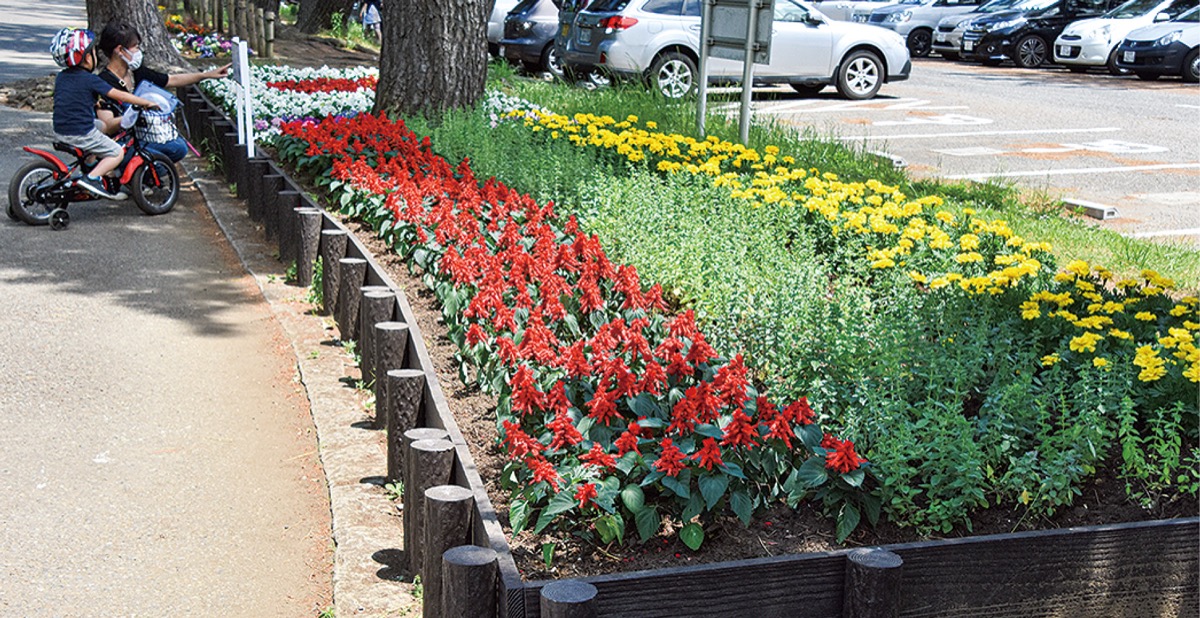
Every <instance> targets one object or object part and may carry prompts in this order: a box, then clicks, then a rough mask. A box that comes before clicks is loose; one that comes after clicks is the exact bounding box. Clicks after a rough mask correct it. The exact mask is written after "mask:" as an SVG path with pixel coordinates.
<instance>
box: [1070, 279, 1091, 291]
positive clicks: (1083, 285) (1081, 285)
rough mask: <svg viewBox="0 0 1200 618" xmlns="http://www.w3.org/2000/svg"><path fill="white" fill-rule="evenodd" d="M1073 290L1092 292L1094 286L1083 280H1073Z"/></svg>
mask: <svg viewBox="0 0 1200 618" xmlns="http://www.w3.org/2000/svg"><path fill="white" fill-rule="evenodd" d="M1075 288H1076V289H1079V290H1083V291H1085V292H1094V291H1095V290H1096V286H1095V285H1094V284H1093V283H1092V282H1091V281H1084V280H1083V279H1076V280H1075Z"/></svg>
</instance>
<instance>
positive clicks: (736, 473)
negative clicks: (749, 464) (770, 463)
mask: <svg viewBox="0 0 1200 618" xmlns="http://www.w3.org/2000/svg"><path fill="white" fill-rule="evenodd" d="M721 471H722V472H724V473H725V474H728V475H729V476H732V477H734V478H739V479H742V480H746V473H745V472H742V467H741V466H739V465H737V464H735V463H730V462H728V461H727V462H725V463H722V464H721Z"/></svg>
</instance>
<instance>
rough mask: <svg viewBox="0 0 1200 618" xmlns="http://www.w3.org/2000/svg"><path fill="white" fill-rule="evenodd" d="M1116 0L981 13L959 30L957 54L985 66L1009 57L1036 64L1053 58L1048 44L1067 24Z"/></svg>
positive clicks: (1053, 2)
mask: <svg viewBox="0 0 1200 618" xmlns="http://www.w3.org/2000/svg"><path fill="white" fill-rule="evenodd" d="M1117 4H1120V1H1119V0H1037V1H1035V2H1031V3H1023V4H1022V5H1020V8H1018V9H1013V10H1009V11H1000V12H997V13H992V14H990V15H984V16H982V17H979V18H976V19H974V20H972V21H971V22H970V24H969V25H968V26H967V29H966V31H965V32H964V33H963V40H962V51H961V57H962V58H963V59H964V60H978V61H980V62H982V63H983V64H986V65H989V66H996V65H999V64H1000V63H1001V62H1003V61H1004V60H1012V61H1013V62H1014V63H1016V64H1017V66H1019V67H1024V68H1027V69H1030V68H1033V67H1038V66H1041V65H1042V64H1044V63H1045V62H1046V61H1047V60H1049V59H1051V58H1053V53H1052V48H1051V47H1050V46H1051V45H1052V44H1053V43H1054V40H1055V39H1057V38H1058V35H1060V34H1062V31H1063V29H1065V28H1066V27H1067V25H1068V24H1070V23H1072V22H1075V21H1078V20H1080V19H1087V18H1090V17H1097V16H1099V15H1101V14H1103V13H1105V12H1106V11H1108V10H1109V9H1110V8H1112V7H1114V6H1116V5H1117Z"/></svg>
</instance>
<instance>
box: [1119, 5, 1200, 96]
mask: <svg viewBox="0 0 1200 618" xmlns="http://www.w3.org/2000/svg"><path fill="white" fill-rule="evenodd" d="M1117 67H1119V68H1122V69H1126V70H1128V71H1131V72H1133V74H1134V75H1137V76H1138V79H1145V80H1155V79H1158V78H1159V77H1162V76H1163V75H1178V76H1180V77H1182V78H1183V81H1185V82H1191V83H1193V84H1194V83H1196V82H1200V7H1196V8H1193V9H1191V10H1189V11H1187V12H1186V13H1184V14H1182V15H1180V16H1179V17H1176V18H1175V19H1172V20H1171V21H1165V22H1160V23H1157V24H1154V25H1152V26H1146V27H1144V28H1138V29H1137V30H1134V31H1133V32H1130V33H1129V36H1126V37H1125V40H1124V41H1121V44H1120V45H1118V46H1117Z"/></svg>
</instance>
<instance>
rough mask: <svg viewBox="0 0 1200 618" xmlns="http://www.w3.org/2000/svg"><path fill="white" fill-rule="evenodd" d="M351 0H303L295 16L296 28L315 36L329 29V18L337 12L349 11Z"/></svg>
mask: <svg viewBox="0 0 1200 618" xmlns="http://www.w3.org/2000/svg"><path fill="white" fill-rule="evenodd" d="M351 4H353V2H352V1H351V0H304V1H303V2H301V3H300V13H299V14H297V15H296V28H298V29H299V30H300V32H303V33H305V34H316V33H318V32H320V31H322V30H324V29H326V28H328V27H329V18H330V17H332V16H333V14H334V13H337V12H338V11H342V12H346V11H349V10H350V5H351Z"/></svg>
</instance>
